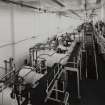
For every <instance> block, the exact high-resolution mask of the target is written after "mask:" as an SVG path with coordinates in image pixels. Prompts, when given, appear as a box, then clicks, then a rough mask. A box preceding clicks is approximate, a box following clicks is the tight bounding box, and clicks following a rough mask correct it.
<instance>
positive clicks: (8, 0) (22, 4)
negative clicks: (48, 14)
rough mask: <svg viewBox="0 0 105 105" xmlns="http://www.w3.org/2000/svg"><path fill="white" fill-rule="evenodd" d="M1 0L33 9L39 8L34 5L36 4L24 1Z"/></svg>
mask: <svg viewBox="0 0 105 105" xmlns="http://www.w3.org/2000/svg"><path fill="white" fill-rule="evenodd" d="M0 1H2V2H5V3H11V4H15V5H19V6H22V7H27V8H31V9H39V8H37V7H34V6H31V5H27V4H24V3H23V2H16V1H12V0H0Z"/></svg>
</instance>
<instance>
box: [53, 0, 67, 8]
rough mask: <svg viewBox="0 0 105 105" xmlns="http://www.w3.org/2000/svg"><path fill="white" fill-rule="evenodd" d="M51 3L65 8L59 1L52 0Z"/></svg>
mask: <svg viewBox="0 0 105 105" xmlns="http://www.w3.org/2000/svg"><path fill="white" fill-rule="evenodd" d="M52 1H53V2H54V3H56V4H58V5H59V6H61V7H65V5H64V4H63V3H61V2H60V1H59V0H52Z"/></svg>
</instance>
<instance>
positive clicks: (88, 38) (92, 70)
mask: <svg viewBox="0 0 105 105" xmlns="http://www.w3.org/2000/svg"><path fill="white" fill-rule="evenodd" d="M93 35H94V33H93V32H92V31H91V32H86V33H85V37H84V40H85V51H86V78H87V79H90V80H91V79H93V80H97V79H98V73H97V60H96V51H95V42H94V37H93Z"/></svg>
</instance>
